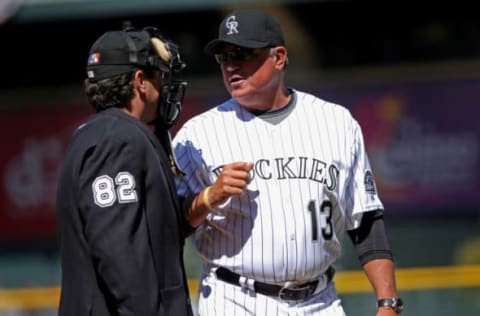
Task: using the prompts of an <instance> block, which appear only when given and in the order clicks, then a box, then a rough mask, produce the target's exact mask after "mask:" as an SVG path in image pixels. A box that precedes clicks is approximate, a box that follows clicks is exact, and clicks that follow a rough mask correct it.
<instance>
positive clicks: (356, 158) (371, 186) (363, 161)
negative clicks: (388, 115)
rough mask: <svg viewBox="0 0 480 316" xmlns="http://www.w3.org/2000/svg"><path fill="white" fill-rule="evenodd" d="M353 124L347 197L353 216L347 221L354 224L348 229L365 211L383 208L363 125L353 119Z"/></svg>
mask: <svg viewBox="0 0 480 316" xmlns="http://www.w3.org/2000/svg"><path fill="white" fill-rule="evenodd" d="M352 126H353V129H352V133H353V134H352V139H353V143H352V160H351V162H352V165H351V168H350V172H351V174H350V175H349V179H350V181H349V183H348V184H347V185H348V188H347V199H346V203H347V205H346V207H347V210H348V214H350V216H351V220H350V221H347V223H350V224H351V225H352V226H351V227H347V229H355V228H357V227H358V226H359V225H360V221H361V218H362V214H363V213H364V212H368V211H372V210H377V209H383V204H382V202H381V200H380V198H379V196H378V192H377V188H376V185H375V180H374V177H373V172H372V169H371V167H370V162H369V160H368V156H367V152H366V149H365V144H364V138H363V134H362V130H361V127H360V125H359V124H358V122H357V121H356V120H353V124H352Z"/></svg>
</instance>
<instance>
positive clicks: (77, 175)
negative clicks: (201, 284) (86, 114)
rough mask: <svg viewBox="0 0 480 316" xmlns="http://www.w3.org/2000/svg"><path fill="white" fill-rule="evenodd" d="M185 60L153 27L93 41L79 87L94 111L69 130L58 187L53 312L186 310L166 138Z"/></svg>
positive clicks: (182, 231)
mask: <svg viewBox="0 0 480 316" xmlns="http://www.w3.org/2000/svg"><path fill="white" fill-rule="evenodd" d="M184 66H185V64H184V63H183V62H182V61H181V59H180V55H179V53H178V47H177V45H175V44H174V43H173V42H171V41H169V40H167V39H166V38H164V37H163V36H162V35H161V34H160V33H159V32H158V30H157V29H155V28H152V27H149V28H144V29H141V30H137V29H133V28H132V27H126V28H124V29H123V30H120V31H110V32H107V33H105V34H104V35H102V36H101V37H100V38H99V39H97V41H96V42H95V43H94V44H93V46H92V47H91V50H90V54H89V58H88V63H87V77H88V78H87V79H86V80H85V92H86V95H87V97H88V100H89V103H90V104H91V105H92V106H93V107H94V109H95V111H96V113H95V114H93V115H92V116H91V117H90V118H89V119H88V120H87V121H86V122H85V123H84V124H82V125H81V126H79V127H78V128H77V130H76V131H75V132H74V134H73V136H72V139H71V142H70V145H69V147H68V150H67V153H66V156H65V160H64V164H63V167H62V170H61V174H60V178H59V183H58V191H57V222H58V234H59V241H60V253H61V266H62V284H61V299H60V307H59V315H60V316H67V315H68V316H75V315H79V316H80V315H81V316H85V315H95V316H100V315H132V316H133V315H135V316H150V315H151V316H153V315H192V309H191V304H190V300H189V293H188V287H187V283H186V276H185V269H184V263H183V246H184V238H185V236H186V234H187V233H188V229H189V226H188V225H186V223H185V221H184V219H183V216H182V214H181V211H180V210H181V207H180V204H181V202H180V200H179V199H178V197H177V195H176V193H175V184H174V174H173V173H172V170H171V167H172V166H175V163H174V159H173V156H172V154H171V147H170V141H169V137H168V136H169V134H168V133H169V132H168V129H169V128H170V127H171V126H172V125H173V124H174V123H175V121H176V118H177V117H178V115H179V113H180V109H181V103H182V101H183V92H184V87H185V84H186V83H185V82H182V81H178V80H173V77H174V75H176V74H177V73H179V72H180V71H181V70H182V69H183V68H184ZM152 122H155V123H156V128H157V129H156V133H157V134H158V136H160V137H159V138H158V137H155V135H154V133H153V132H152V129H151V128H149V126H148V125H147V124H149V123H152Z"/></svg>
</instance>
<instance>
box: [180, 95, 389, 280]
mask: <svg viewBox="0 0 480 316" xmlns="http://www.w3.org/2000/svg"><path fill="white" fill-rule="evenodd" d="M294 94H295V98H296V102H295V104H292V105H291V106H293V107H294V108H293V109H292V111H291V112H290V113H289V114H288V116H287V117H286V118H284V119H283V120H282V121H280V122H278V123H277V124H272V123H271V122H268V121H266V120H264V119H262V118H259V117H257V116H255V115H253V114H251V113H249V112H248V111H246V110H245V109H243V108H242V107H240V106H239V105H238V103H237V102H236V101H234V100H233V99H230V100H228V101H227V102H225V103H223V104H221V105H219V106H218V107H216V108H213V109H211V110H208V111H206V112H204V113H202V114H200V115H197V116H195V117H193V118H191V119H190V120H189V121H188V122H187V123H185V125H184V126H183V127H182V128H181V129H180V130H179V131H178V133H177V135H176V136H175V138H174V141H173V146H174V151H175V155H176V157H177V160H178V163H179V165H180V168H182V170H183V171H184V172H186V174H187V175H186V176H185V177H183V178H180V179H177V188H178V192H179V194H180V195H182V196H189V195H191V194H194V193H198V192H200V191H201V190H202V189H203V188H204V187H206V186H208V185H210V184H212V183H213V182H214V181H215V179H216V175H218V173H219V170H221V168H222V166H223V165H225V164H228V163H232V162H235V161H245V162H253V163H254V169H253V170H252V172H251V175H250V177H251V182H250V183H249V184H248V186H247V189H246V192H245V194H244V195H243V196H241V197H233V198H231V199H230V200H229V201H228V202H227V203H225V204H224V205H222V206H221V207H219V208H217V209H216V210H214V211H213V212H212V213H211V214H209V216H208V217H207V221H205V222H204V224H202V225H201V226H200V227H199V228H198V229H197V231H196V232H195V243H196V247H197V249H198V251H199V253H200V255H201V256H202V258H203V260H204V268H205V270H206V271H208V269H209V267H210V266H211V264H214V265H220V266H224V267H226V268H228V269H230V270H232V271H235V272H237V273H239V274H242V275H244V276H247V277H249V278H252V279H255V280H257V281H263V282H269V283H279V284H281V283H284V282H286V281H293V280H295V281H299V282H301V281H310V280H312V279H316V278H318V277H319V276H320V275H321V274H322V273H323V272H324V271H325V270H326V269H327V267H328V266H329V265H331V264H332V263H333V262H335V261H336V259H337V258H338V257H339V256H340V255H341V240H342V237H343V234H344V232H345V230H349V229H354V228H356V227H358V225H359V221H360V219H361V214H362V213H363V212H367V211H371V210H375V209H383V205H382V203H381V201H380V199H379V197H378V195H377V192H376V189H375V183H374V180H373V176H372V173H371V170H370V165H369V161H368V158H367V154H366V152H365V147H364V142H363V136H362V132H361V128H360V126H359V124H358V123H357V121H356V120H355V119H354V118H353V117H352V116H351V114H350V112H349V111H348V110H347V109H346V108H344V107H342V106H339V105H336V104H333V103H329V102H326V101H324V100H321V99H319V98H317V97H315V96H313V95H310V94H307V93H304V92H300V91H295V90H294Z"/></svg>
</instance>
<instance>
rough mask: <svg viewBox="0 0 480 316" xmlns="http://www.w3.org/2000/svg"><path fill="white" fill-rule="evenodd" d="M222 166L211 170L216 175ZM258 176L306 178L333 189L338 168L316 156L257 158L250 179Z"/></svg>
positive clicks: (267, 177) (268, 177)
mask: <svg viewBox="0 0 480 316" xmlns="http://www.w3.org/2000/svg"><path fill="white" fill-rule="evenodd" d="M222 168H223V166H219V167H217V168H215V169H213V170H212V172H213V173H214V174H215V175H216V176H218V175H219V174H220V172H221V171H222ZM255 177H259V178H260V179H262V180H271V179H276V180H289V179H308V180H312V181H315V182H319V183H323V184H325V185H326V186H327V188H328V189H329V190H330V191H333V190H335V188H336V186H337V181H338V168H337V167H336V166H335V165H333V164H328V163H326V162H324V161H321V160H318V159H316V158H308V157H288V158H274V159H271V160H269V159H259V160H257V161H256V162H255V163H254V168H253V170H252V173H251V175H250V180H254V179H255Z"/></svg>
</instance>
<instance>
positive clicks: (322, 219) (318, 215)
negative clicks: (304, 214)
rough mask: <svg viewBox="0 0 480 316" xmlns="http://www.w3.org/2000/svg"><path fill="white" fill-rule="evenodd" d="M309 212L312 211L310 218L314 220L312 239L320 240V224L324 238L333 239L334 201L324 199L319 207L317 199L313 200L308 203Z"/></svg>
mask: <svg viewBox="0 0 480 316" xmlns="http://www.w3.org/2000/svg"><path fill="white" fill-rule="evenodd" d="M308 212H309V213H310V219H311V222H312V240H313V241H314V242H315V241H318V228H319V226H320V230H321V232H322V236H323V239H325V240H330V239H332V235H333V225H332V203H331V202H330V201H323V203H322V204H321V205H320V207H319V205H318V203H317V201H315V200H312V201H310V202H309V203H308Z"/></svg>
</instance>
